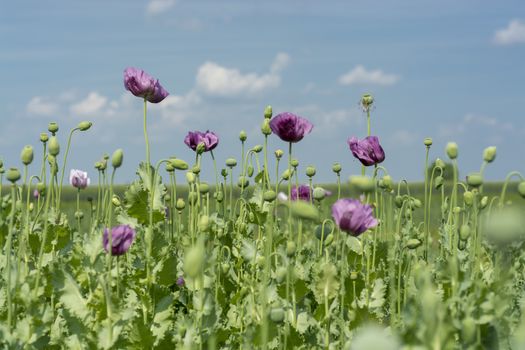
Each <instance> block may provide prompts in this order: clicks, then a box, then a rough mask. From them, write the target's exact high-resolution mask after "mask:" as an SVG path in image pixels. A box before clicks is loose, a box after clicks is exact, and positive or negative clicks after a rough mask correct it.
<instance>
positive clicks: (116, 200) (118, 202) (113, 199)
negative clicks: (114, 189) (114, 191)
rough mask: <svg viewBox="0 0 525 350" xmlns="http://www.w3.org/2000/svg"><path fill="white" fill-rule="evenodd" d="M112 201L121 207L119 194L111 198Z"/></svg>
mask: <svg viewBox="0 0 525 350" xmlns="http://www.w3.org/2000/svg"><path fill="white" fill-rule="evenodd" d="M111 203H113V205H114V206H115V207H120V205H121V203H120V199H119V198H118V196H113V198H111Z"/></svg>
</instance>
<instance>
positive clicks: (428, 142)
mask: <svg viewBox="0 0 525 350" xmlns="http://www.w3.org/2000/svg"><path fill="white" fill-rule="evenodd" d="M423 144H424V145H425V146H427V147H430V146H432V138H430V137H426V138H425V140H423Z"/></svg>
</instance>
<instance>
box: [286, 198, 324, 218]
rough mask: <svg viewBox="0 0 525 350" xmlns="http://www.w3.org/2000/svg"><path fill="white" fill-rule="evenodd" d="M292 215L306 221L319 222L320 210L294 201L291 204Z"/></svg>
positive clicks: (308, 204) (305, 203)
mask: <svg viewBox="0 0 525 350" xmlns="http://www.w3.org/2000/svg"><path fill="white" fill-rule="evenodd" d="M290 210H291V212H292V213H291V214H292V215H293V216H294V217H298V218H300V219H304V220H311V221H317V220H318V219H319V210H318V209H317V208H316V207H315V206H314V205H311V204H310V203H308V202H305V201H292V203H291V204H290Z"/></svg>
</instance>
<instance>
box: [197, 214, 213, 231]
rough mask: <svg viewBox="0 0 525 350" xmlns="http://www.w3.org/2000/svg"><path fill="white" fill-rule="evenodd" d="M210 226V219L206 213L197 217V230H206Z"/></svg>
mask: <svg viewBox="0 0 525 350" xmlns="http://www.w3.org/2000/svg"><path fill="white" fill-rule="evenodd" d="M209 228H210V219H209V218H208V215H202V216H201V217H200V219H199V231H201V232H207V231H208V230H209Z"/></svg>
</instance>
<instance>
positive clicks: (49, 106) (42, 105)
mask: <svg viewBox="0 0 525 350" xmlns="http://www.w3.org/2000/svg"><path fill="white" fill-rule="evenodd" d="M58 107H59V106H58V104H57V103H54V102H51V101H48V100H47V99H46V98H44V97H41V96H35V97H33V98H32V99H31V100H30V101H29V102H28V103H27V106H26V110H27V112H28V113H29V114H36V115H44V116H52V115H54V114H56V113H57V112H58V109H59V108H58Z"/></svg>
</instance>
